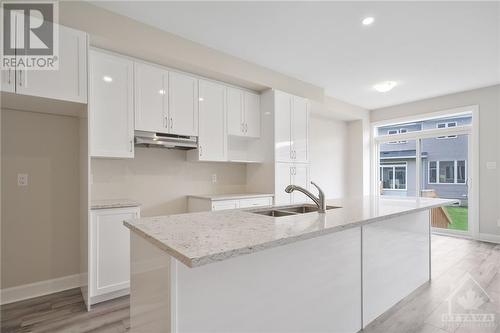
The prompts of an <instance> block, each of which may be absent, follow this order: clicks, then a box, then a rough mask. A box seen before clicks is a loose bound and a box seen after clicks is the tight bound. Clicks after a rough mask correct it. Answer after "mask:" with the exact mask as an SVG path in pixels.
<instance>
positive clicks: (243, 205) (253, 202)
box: [240, 197, 273, 208]
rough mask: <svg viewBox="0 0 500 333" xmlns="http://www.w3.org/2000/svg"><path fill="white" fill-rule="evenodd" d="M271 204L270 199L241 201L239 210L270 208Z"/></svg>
mask: <svg viewBox="0 0 500 333" xmlns="http://www.w3.org/2000/svg"><path fill="white" fill-rule="evenodd" d="M272 202H273V199H272V198H271V197H263V198H249V199H241V200H240V208H248V207H259V206H270V205H271V204H272Z"/></svg>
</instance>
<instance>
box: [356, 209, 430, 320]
mask: <svg viewBox="0 0 500 333" xmlns="http://www.w3.org/2000/svg"><path fill="white" fill-rule="evenodd" d="M362 233H363V235H362V237H363V326H364V327H366V325H368V324H369V323H370V322H372V321H373V320H374V319H376V318H377V317H378V316H380V315H381V314H383V313H384V312H385V311H387V310H388V309H389V308H391V307H392V306H393V305H395V304H396V303H397V302H399V301H400V300H401V299H403V298H404V297H406V296H408V295H409V294H410V293H411V292H413V291H414V290H415V289H417V288H418V287H420V286H421V285H423V284H424V283H426V282H427V281H429V279H430V255H429V254H430V228H429V211H428V210H426V211H421V212H416V213H413V214H408V215H403V216H400V217H396V218H392V219H389V220H386V221H381V222H376V223H372V224H368V225H365V226H363V227H362Z"/></svg>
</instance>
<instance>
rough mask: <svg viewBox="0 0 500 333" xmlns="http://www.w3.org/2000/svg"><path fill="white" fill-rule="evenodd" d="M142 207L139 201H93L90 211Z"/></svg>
mask: <svg viewBox="0 0 500 333" xmlns="http://www.w3.org/2000/svg"><path fill="white" fill-rule="evenodd" d="M140 205H141V204H140V203H138V202H137V201H134V200H130V199H107V200H92V201H91V202H90V209H108V208H125V207H139V206H140Z"/></svg>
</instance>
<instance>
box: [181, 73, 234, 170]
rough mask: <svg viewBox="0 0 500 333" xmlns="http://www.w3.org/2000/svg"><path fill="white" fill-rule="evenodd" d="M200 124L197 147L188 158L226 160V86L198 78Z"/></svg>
mask: <svg viewBox="0 0 500 333" xmlns="http://www.w3.org/2000/svg"><path fill="white" fill-rule="evenodd" d="M199 89H200V103H199V105H200V106H199V108H200V109H199V110H200V112H199V113H200V126H199V137H198V147H199V148H198V149H197V150H195V151H190V152H189V154H190V158H192V159H196V160H200V161H227V132H226V117H225V115H226V87H225V86H223V85H221V84H218V83H215V82H212V81H205V80H199Z"/></svg>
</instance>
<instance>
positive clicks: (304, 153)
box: [291, 96, 309, 162]
mask: <svg viewBox="0 0 500 333" xmlns="http://www.w3.org/2000/svg"><path fill="white" fill-rule="evenodd" d="M308 136H309V111H308V103H307V100H306V99H305V98H302V97H297V96H293V107H292V154H291V156H292V159H293V161H294V162H307V161H308V160H309V156H308Z"/></svg>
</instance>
